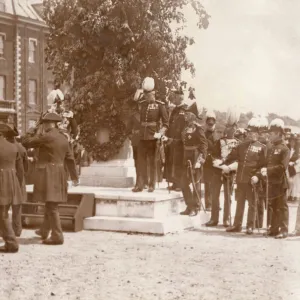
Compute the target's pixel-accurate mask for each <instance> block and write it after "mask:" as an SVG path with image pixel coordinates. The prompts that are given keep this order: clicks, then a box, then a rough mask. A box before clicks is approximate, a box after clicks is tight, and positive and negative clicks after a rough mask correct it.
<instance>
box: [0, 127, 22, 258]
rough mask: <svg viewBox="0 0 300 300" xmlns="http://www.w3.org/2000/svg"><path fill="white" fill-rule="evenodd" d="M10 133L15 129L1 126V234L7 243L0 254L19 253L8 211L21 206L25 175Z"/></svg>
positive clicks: (0, 249)
mask: <svg viewBox="0 0 300 300" xmlns="http://www.w3.org/2000/svg"><path fill="white" fill-rule="evenodd" d="M9 133H10V134H12V133H13V129H12V128H11V127H9V126H8V125H6V124H0V149H1V151H0V190H1V194H0V232H1V233H2V238H3V240H4V242H5V245H4V247H1V248H0V252H10V253H14V252H18V250H19V245H18V242H17V240H16V236H15V233H14V230H13V228H12V224H11V223H10V221H9V218H8V211H9V208H10V206H11V205H20V204H21V202H22V192H21V188H20V184H22V180H23V178H24V174H23V167H22V161H21V158H20V154H19V151H18V148H17V146H16V145H14V144H12V143H10V142H8V141H7V140H6V138H5V137H6V135H7V134H9Z"/></svg>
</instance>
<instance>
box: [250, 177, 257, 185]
mask: <svg viewBox="0 0 300 300" xmlns="http://www.w3.org/2000/svg"><path fill="white" fill-rule="evenodd" d="M251 183H252V184H256V183H258V177H257V176H252V177H251Z"/></svg>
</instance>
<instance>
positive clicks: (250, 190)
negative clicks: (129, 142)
mask: <svg viewBox="0 0 300 300" xmlns="http://www.w3.org/2000/svg"><path fill="white" fill-rule="evenodd" d="M175 95H177V96H175V97H174V98H173V104H175V106H176V107H175V108H174V109H173V111H172V113H171V115H170V118H168V114H167V111H166V108H165V107H164V104H163V103H161V102H159V101H157V100H156V99H155V94H154V93H152V92H149V93H146V94H145V96H144V98H143V100H142V101H141V102H140V123H139V124H140V125H139V126H140V127H139V138H140V141H139V143H138V162H139V163H138V165H139V167H138V169H139V171H138V172H137V173H138V174H137V175H138V176H137V177H138V178H137V185H136V187H135V188H134V189H133V191H134V192H141V191H142V190H143V188H144V183H145V180H146V178H147V175H146V174H143V172H146V170H147V165H146V163H147V159H146V158H147V156H148V155H149V156H150V165H149V166H150V184H149V192H152V191H153V190H154V186H155V171H154V170H155V149H156V142H157V139H161V140H162V141H164V142H166V144H167V148H166V149H167V151H166V153H167V155H166V164H165V169H166V170H165V177H166V178H167V180H168V181H169V182H173V183H174V185H175V186H177V187H180V188H181V189H182V192H183V196H184V199H185V202H186V204H187V209H186V210H185V211H184V212H182V213H181V214H187V215H190V216H194V215H196V214H197V212H198V210H199V205H200V204H199V199H198V198H199V197H198V195H199V194H200V178H201V175H202V165H203V163H204V162H205V160H206V161H209V160H211V161H213V164H214V166H213V167H214V170H215V171H214V174H213V175H214V176H213V178H212V180H211V184H210V187H211V188H212V189H211V190H212V191H214V192H213V193H214V196H213V197H212V198H213V199H214V200H213V204H212V205H213V207H212V217H211V220H210V222H208V223H207V226H215V225H217V223H218V217H219V194H220V188H221V185H222V183H223V184H224V185H225V207H224V219H223V223H224V226H225V227H228V226H229V225H230V223H231V222H230V203H231V199H230V198H231V197H230V195H231V190H232V181H233V173H234V172H235V171H236V183H237V191H236V199H237V211H236V214H235V220H234V224H233V226H230V227H229V228H227V231H230V232H235V231H237V232H239V231H241V229H242V227H241V225H242V220H243V213H244V207H245V201H246V200H248V202H249V210H248V218H247V233H248V234H252V233H253V228H254V227H255V226H257V227H261V226H262V214H261V213H260V218H259V220H258V221H257V224H255V223H256V211H258V210H259V211H260V212H261V207H262V203H263V201H259V199H258V198H259V197H260V198H263V195H265V196H264V198H265V197H266V196H267V197H268V201H267V203H269V205H268V220H269V221H268V224H269V225H270V226H271V227H270V230H269V232H268V234H270V235H272V236H273V235H274V236H276V237H277V238H284V237H286V236H287V232H288V230H287V227H288V225H287V224H288V206H287V201H286V189H287V180H286V175H285V170H286V168H287V164H288V161H289V149H288V148H287V147H286V145H285V144H284V142H283V135H284V123H283V121H282V120H279V119H276V120H273V122H272V123H271V125H270V128H268V124H261V122H259V120H255V119H252V120H251V121H250V122H249V125H248V128H247V129H246V131H247V137H246V139H245V141H243V142H241V143H240V144H238V145H237V140H236V139H235V138H234V133H236V129H237V128H236V123H235V124H232V125H231V126H229V127H228V128H227V129H226V136H227V137H226V139H217V140H212V141H211V139H210V138H209V137H208V136H205V133H204V131H203V129H202V128H201V126H199V125H197V118H196V116H195V114H193V110H192V109H191V108H189V107H188V106H187V105H186V103H185V102H184V101H183V97H182V91H177V92H175ZM209 119H210V118H207V120H206V121H207V123H209V122H210V120H209ZM160 124H162V128H161V127H160ZM266 135H268V136H269V141H267V140H266ZM224 141H225V144H226V146H227V150H228V151H227V155H228V157H227V158H226V157H224V155H223V153H222V149H223V146H222V142H224ZM208 148H211V149H209V151H207V149H208ZM229 150H230V151H229ZM207 154H208V156H207ZM221 159H222V161H221ZM189 162H191V164H192V172H190V171H189V169H188V166H189ZM205 164H206V163H205ZM205 164H204V165H205ZM151 168H152V169H151ZM233 168H235V169H236V170H234V169H233ZM192 175H193V176H192ZM191 181H193V183H194V193H192V191H191V189H190V187H189V184H190V182H191ZM259 192H260V193H259ZM197 194H198V195H197ZM267 194H268V195H267ZM256 200H257V201H256ZM265 201H266V200H265ZM258 207H260V209H258ZM271 216H272V217H271Z"/></svg>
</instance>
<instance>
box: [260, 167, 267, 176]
mask: <svg viewBox="0 0 300 300" xmlns="http://www.w3.org/2000/svg"><path fill="white" fill-rule="evenodd" d="M260 173H261V175H262V176H267V174H268V171H267V168H262V169H261V170H260Z"/></svg>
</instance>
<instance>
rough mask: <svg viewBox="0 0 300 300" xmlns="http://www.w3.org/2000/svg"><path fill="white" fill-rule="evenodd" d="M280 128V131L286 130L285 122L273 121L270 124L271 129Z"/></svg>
mask: <svg viewBox="0 0 300 300" xmlns="http://www.w3.org/2000/svg"><path fill="white" fill-rule="evenodd" d="M272 127H273V128H278V129H282V130H284V122H283V120H281V119H278V118H277V119H274V120H273V121H271V123H270V129H271V128H272Z"/></svg>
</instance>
